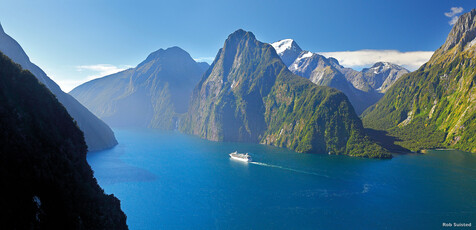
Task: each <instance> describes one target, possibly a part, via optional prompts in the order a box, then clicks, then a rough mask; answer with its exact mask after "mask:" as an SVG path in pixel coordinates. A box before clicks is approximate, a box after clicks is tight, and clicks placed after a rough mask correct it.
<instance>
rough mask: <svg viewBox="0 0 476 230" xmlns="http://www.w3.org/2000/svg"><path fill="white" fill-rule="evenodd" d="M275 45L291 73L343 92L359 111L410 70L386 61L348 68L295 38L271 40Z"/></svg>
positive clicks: (378, 97)
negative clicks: (301, 45)
mask: <svg viewBox="0 0 476 230" xmlns="http://www.w3.org/2000/svg"><path fill="white" fill-rule="evenodd" d="M272 46H273V47H274V48H275V50H276V52H277V53H278V55H279V56H280V57H281V59H282V60H283V62H284V63H285V64H286V66H288V68H289V70H291V72H293V73H295V74H297V75H299V76H302V77H305V78H308V79H309V80H311V81H312V82H314V83H315V84H317V85H323V86H330V87H333V88H336V89H338V90H340V91H342V92H343V93H344V94H345V95H347V97H348V98H349V100H350V102H351V103H352V105H353V106H354V108H355V110H356V112H357V114H360V113H362V112H363V111H364V110H365V109H366V108H368V107H369V106H371V105H373V104H374V103H375V102H377V101H378V100H379V99H380V98H381V97H382V95H383V94H382V93H383V92H385V90H386V89H387V88H388V87H389V86H390V85H391V84H393V82H394V81H395V80H396V79H398V78H399V77H400V76H401V75H402V74H404V73H408V70H406V69H404V68H403V67H400V66H398V65H395V64H391V63H383V62H379V63H376V64H375V65H374V66H372V68H370V69H364V70H362V71H356V70H353V69H350V68H345V67H343V66H341V65H340V64H339V62H338V61H337V60H336V59H335V58H332V57H330V58H326V57H324V56H322V55H319V54H317V53H312V52H309V51H303V50H301V48H299V46H298V45H297V43H296V42H295V41H294V40H292V39H284V40H281V41H279V42H275V43H272ZM284 60H286V61H284ZM287 63H289V64H287Z"/></svg>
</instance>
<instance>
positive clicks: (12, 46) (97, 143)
mask: <svg viewBox="0 0 476 230" xmlns="http://www.w3.org/2000/svg"><path fill="white" fill-rule="evenodd" d="M0 51H2V52H3V53H4V54H5V55H6V56H8V57H9V58H10V59H12V60H13V61H14V62H16V63H18V64H20V65H21V66H22V67H23V68H24V69H27V70H29V71H30V72H32V73H33V75H35V77H36V78H38V80H39V81H40V82H41V83H42V84H44V85H45V86H46V87H47V88H48V89H49V90H51V91H52V92H53V94H55V95H56V97H57V98H58V100H59V101H60V102H61V104H63V105H64V106H65V107H66V109H67V110H68V112H69V113H70V114H71V116H72V117H73V118H74V119H75V120H76V121H77V122H78V125H79V127H80V128H81V130H82V131H83V132H84V133H85V138H86V143H87V144H88V149H89V151H98V150H103V149H108V148H112V147H114V146H115V145H117V140H116V138H115V136H114V132H113V131H112V130H111V129H110V128H109V126H107V125H106V123H104V122H103V121H101V120H100V119H99V118H97V117H96V116H94V115H93V114H92V113H91V112H90V111H89V110H87V109H86V108H85V107H84V106H83V105H81V104H80V103H79V102H78V101H77V100H76V99H74V98H73V97H72V96H71V95H69V94H67V93H65V92H63V91H62V90H61V88H60V87H59V86H58V85H57V84H56V83H55V82H54V81H53V80H51V79H50V78H49V77H48V76H47V75H46V73H45V72H44V71H43V70H41V69H40V67H38V66H37V65H35V64H34V63H32V62H31V61H30V58H29V57H28V55H27V54H26V53H25V51H24V50H23V48H22V47H21V46H20V44H18V42H17V41H15V40H14V39H13V38H12V37H10V36H9V35H8V34H6V33H5V32H4V31H3V30H1V31H0Z"/></svg>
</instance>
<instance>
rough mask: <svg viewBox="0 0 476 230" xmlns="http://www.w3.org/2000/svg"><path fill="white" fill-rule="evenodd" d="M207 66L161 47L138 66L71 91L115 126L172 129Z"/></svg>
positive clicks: (175, 51) (186, 54)
mask: <svg viewBox="0 0 476 230" xmlns="http://www.w3.org/2000/svg"><path fill="white" fill-rule="evenodd" d="M207 68H208V64H207V63H203V62H202V63H197V62H195V61H194V60H193V59H192V57H191V56H190V55H189V54H188V53H187V52H185V51H184V50H182V49H181V48H179V47H171V48H168V49H165V50H164V49H159V50H157V51H155V52H153V53H151V54H150V55H149V56H148V57H147V58H146V59H145V60H144V61H143V62H141V63H140V64H139V65H137V67H135V68H131V69H127V70H124V71H122V72H119V73H115V74H112V75H108V76H105V77H102V78H99V79H95V80H92V81H89V82H87V83H84V84H82V85H80V86H78V87H76V88H74V89H73V90H72V91H71V92H70V94H71V95H72V96H74V97H75V98H76V99H77V100H78V101H80V102H81V103H82V104H83V105H85V106H86V107H87V108H88V109H90V110H91V111H92V112H93V113H94V114H95V115H97V116H98V117H100V118H101V119H103V120H104V121H106V122H107V123H108V124H110V125H112V126H134V127H150V128H158V129H167V130H171V129H175V128H177V127H178V121H179V116H180V115H181V114H183V113H185V112H187V108H188V105H189V101H190V95H191V93H192V90H193V88H194V87H195V85H196V84H197V83H198V81H200V77H201V75H202V74H203V72H205V70H206V69H207Z"/></svg>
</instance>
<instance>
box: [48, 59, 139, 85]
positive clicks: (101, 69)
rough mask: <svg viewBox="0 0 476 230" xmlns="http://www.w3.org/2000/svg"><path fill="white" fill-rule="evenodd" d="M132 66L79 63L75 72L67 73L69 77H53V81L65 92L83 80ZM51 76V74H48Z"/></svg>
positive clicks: (86, 80)
mask: <svg viewBox="0 0 476 230" xmlns="http://www.w3.org/2000/svg"><path fill="white" fill-rule="evenodd" d="M131 67H132V66H129V65H124V66H120V67H119V66H115V65H111V64H97V65H80V66H76V67H75V68H76V71H77V74H69V78H66V79H65V78H55V79H54V80H55V82H56V83H57V84H58V85H59V86H60V87H61V89H62V90H63V91H65V92H69V91H71V90H72V89H74V88H75V87H76V86H78V85H81V84H83V83H85V82H88V81H91V80H94V79H96V78H100V77H104V76H107V75H110V74H113V73H117V72H120V71H123V70H126V69H128V68H131ZM61 75H65V74H54V76H61ZM50 76H53V75H50Z"/></svg>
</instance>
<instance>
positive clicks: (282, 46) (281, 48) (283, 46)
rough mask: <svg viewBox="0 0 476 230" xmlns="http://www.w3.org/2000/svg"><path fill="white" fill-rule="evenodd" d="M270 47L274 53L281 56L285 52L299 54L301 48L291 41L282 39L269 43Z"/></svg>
mask: <svg viewBox="0 0 476 230" xmlns="http://www.w3.org/2000/svg"><path fill="white" fill-rule="evenodd" d="M271 45H272V46H273V47H274V49H275V50H276V53H278V54H282V53H283V52H285V51H286V50H291V51H297V52H301V51H302V50H301V48H300V47H299V46H298V44H297V43H296V42H295V41H294V40H293V39H283V40H280V41H277V42H273V43H271Z"/></svg>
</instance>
